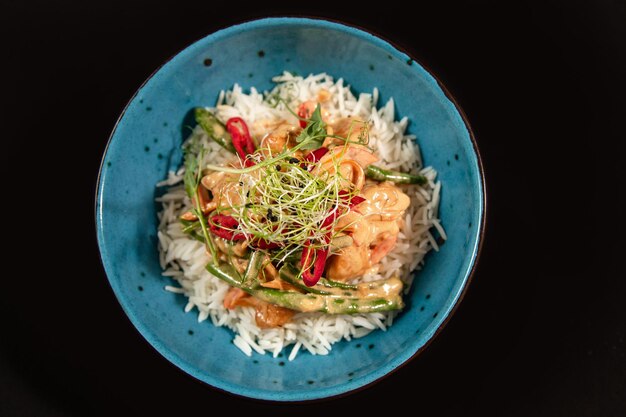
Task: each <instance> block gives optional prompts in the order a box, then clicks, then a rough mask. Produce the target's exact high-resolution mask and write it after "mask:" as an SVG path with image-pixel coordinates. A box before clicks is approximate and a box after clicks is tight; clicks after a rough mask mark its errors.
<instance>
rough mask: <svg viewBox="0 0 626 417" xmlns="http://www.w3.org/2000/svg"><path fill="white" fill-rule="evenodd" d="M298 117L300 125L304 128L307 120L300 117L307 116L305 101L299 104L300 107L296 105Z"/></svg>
mask: <svg viewBox="0 0 626 417" xmlns="http://www.w3.org/2000/svg"><path fill="white" fill-rule="evenodd" d="M298 117H299V118H300V127H301V128H302V129H304V128H305V127H306V125H307V123H308V122H307V121H306V120H302V119H308V118H309V112H308V110H307V107H306V103H302V104H300V107H298Z"/></svg>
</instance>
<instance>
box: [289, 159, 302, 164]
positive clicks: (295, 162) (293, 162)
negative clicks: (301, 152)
mask: <svg viewBox="0 0 626 417" xmlns="http://www.w3.org/2000/svg"><path fill="white" fill-rule="evenodd" d="M298 162H300V160H299V159H298V158H289V163H291V164H297V163H298Z"/></svg>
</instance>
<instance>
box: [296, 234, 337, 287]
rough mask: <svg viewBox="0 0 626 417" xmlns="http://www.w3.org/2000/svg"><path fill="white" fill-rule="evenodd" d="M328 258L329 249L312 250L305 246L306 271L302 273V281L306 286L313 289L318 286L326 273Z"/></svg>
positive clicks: (303, 263) (303, 251)
mask: <svg viewBox="0 0 626 417" xmlns="http://www.w3.org/2000/svg"><path fill="white" fill-rule="evenodd" d="M327 240H330V238H327ZM327 243H328V242H327ZM327 256H328V249H311V247H310V246H308V245H305V247H304V249H303V250H302V269H303V271H304V272H303V273H302V281H304V285H306V286H307V287H312V286H314V285H315V284H317V282H318V281H319V280H320V278H321V277H322V274H323V273H324V267H325V266H326V257H327ZM311 270H312V271H313V272H311Z"/></svg>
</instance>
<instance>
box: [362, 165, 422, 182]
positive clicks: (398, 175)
mask: <svg viewBox="0 0 626 417" xmlns="http://www.w3.org/2000/svg"><path fill="white" fill-rule="evenodd" d="M365 176H366V177H368V178H371V179H373V180H376V181H392V182H395V183H398V184H419V185H424V184H426V183H427V182H428V180H427V179H426V177H424V176H423V175H411V174H405V173H404V172H398V171H390V170H387V169H383V168H380V167H377V166H376V165H368V166H367V169H366V170H365Z"/></svg>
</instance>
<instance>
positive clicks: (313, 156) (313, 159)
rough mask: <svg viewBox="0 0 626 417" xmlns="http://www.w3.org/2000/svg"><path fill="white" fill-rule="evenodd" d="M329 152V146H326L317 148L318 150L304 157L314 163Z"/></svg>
mask: <svg viewBox="0 0 626 417" xmlns="http://www.w3.org/2000/svg"><path fill="white" fill-rule="evenodd" d="M327 152H328V148H325V147H321V148H317V149H316V150H314V151H312V152H310V153H309V154H308V155H307V156H306V157H305V158H304V159H305V161H307V162H309V163H311V164H314V163H316V162H317V161H319V160H320V159H322V156H324V155H326V153H327Z"/></svg>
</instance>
